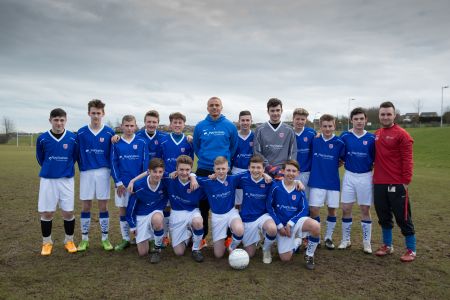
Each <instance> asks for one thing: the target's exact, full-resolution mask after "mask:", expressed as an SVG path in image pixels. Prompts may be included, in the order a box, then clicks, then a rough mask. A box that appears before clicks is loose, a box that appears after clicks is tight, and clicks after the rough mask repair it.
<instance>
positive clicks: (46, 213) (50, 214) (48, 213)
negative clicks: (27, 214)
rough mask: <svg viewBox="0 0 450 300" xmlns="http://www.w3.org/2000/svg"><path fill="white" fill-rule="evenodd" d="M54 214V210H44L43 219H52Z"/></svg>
mask: <svg viewBox="0 0 450 300" xmlns="http://www.w3.org/2000/svg"><path fill="white" fill-rule="evenodd" d="M53 215H54V212H52V211H44V212H41V219H44V220H52V219H53Z"/></svg>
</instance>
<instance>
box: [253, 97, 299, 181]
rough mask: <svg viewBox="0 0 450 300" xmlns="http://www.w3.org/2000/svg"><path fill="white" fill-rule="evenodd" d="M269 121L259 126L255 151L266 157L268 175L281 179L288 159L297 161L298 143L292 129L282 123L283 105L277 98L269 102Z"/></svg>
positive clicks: (256, 133) (256, 132)
mask: <svg viewBox="0 0 450 300" xmlns="http://www.w3.org/2000/svg"><path fill="white" fill-rule="evenodd" d="M267 113H268V114H269V121H268V122H266V123H264V124H262V125H260V126H258V128H256V131H255V141H254V148H253V151H254V153H255V154H259V155H262V156H263V157H264V164H265V167H266V173H268V174H269V175H271V176H272V177H274V178H276V179H281V178H282V174H281V173H280V170H281V168H282V166H283V164H284V163H285V162H286V160H288V159H295V158H296V155H297V143H296V140H295V134H294V131H293V130H292V128H291V127H290V126H288V125H286V124H284V123H283V122H282V121H281V114H282V113H283V103H282V102H281V100H279V99H277V98H271V99H269V101H268V102H267Z"/></svg>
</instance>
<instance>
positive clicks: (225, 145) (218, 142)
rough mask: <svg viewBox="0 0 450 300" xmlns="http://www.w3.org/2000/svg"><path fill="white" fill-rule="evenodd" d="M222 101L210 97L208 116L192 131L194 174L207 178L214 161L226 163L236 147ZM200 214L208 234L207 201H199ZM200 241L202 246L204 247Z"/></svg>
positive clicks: (232, 127) (232, 125)
mask: <svg viewBox="0 0 450 300" xmlns="http://www.w3.org/2000/svg"><path fill="white" fill-rule="evenodd" d="M222 108H223V106H222V100H220V98H218V97H212V98H210V99H209V100H208V104H207V110H208V115H207V116H206V118H205V119H204V120H203V121H200V122H199V123H198V124H197V126H195V129H194V141H193V143H194V152H195V155H197V157H198V165H197V171H196V174H197V175H198V176H208V175H210V174H213V173H214V170H213V168H214V160H215V159H216V157H218V156H224V157H225V158H226V159H227V160H228V161H231V157H233V156H234V153H235V152H236V149H237V146H238V132H237V128H236V126H234V124H233V123H232V122H230V121H229V120H228V119H227V118H225V116H224V115H222V114H221V112H222ZM200 212H201V214H202V217H203V229H204V231H205V235H204V236H203V238H204V237H205V236H206V234H207V233H208V213H209V204H208V201H207V199H203V201H200ZM204 243H205V242H204V241H202V246H203V245H204Z"/></svg>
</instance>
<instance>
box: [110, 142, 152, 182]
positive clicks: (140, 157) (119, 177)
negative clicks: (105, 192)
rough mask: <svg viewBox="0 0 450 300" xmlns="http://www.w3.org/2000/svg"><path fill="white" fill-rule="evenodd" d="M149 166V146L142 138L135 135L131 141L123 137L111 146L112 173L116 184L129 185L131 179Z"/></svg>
mask: <svg viewBox="0 0 450 300" xmlns="http://www.w3.org/2000/svg"><path fill="white" fill-rule="evenodd" d="M147 168H148V147H147V144H146V143H145V141H144V140H143V139H142V138H138V137H136V135H134V136H133V138H132V139H131V141H129V142H128V141H127V140H125V139H124V138H123V137H122V138H121V139H120V140H119V141H118V142H117V143H116V144H113V145H112V147H111V175H112V177H113V179H114V182H115V183H116V186H119V185H121V184H123V185H124V186H128V184H129V183H130V181H131V179H133V178H134V177H136V176H138V175H139V174H141V173H142V172H145V171H146V170H147Z"/></svg>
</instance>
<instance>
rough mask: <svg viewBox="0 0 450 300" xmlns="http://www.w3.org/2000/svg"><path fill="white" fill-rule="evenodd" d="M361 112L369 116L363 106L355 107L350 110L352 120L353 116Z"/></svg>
mask: <svg viewBox="0 0 450 300" xmlns="http://www.w3.org/2000/svg"><path fill="white" fill-rule="evenodd" d="M359 114H364V117H366V118H367V114H366V110H365V109H364V108H362V107H355V108H354V109H353V110H352V111H351V112H350V120H351V119H352V118H353V116H356V115H359Z"/></svg>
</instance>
